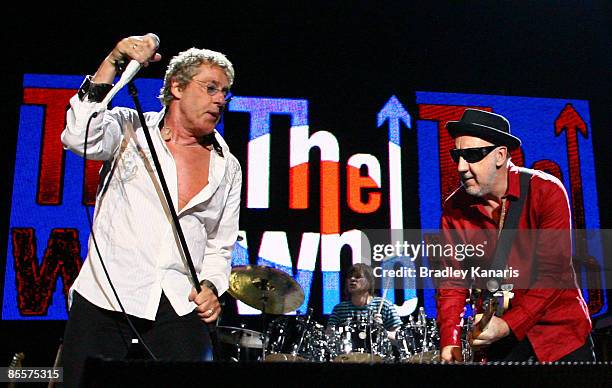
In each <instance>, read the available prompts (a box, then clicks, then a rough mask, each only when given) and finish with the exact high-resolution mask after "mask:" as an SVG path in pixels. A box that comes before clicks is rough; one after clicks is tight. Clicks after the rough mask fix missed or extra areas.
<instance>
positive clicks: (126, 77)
mask: <svg viewBox="0 0 612 388" xmlns="http://www.w3.org/2000/svg"><path fill="white" fill-rule="evenodd" d="M147 38H148V39H151V40H152V41H153V43H154V44H155V51H157V49H158V48H159V37H158V36H157V35H155V34H153V33H151V32H150V33H148V34H146V35H145V36H144V39H147ZM141 68H142V64H140V63H139V62H138V61H137V60H135V59H132V60H131V61H130V63H128V65H127V66H126V67H125V70H123V74H121V78H119V81H118V82H117V83H116V84H115V86H113V88H112V89H111V90H110V91H109V92H108V94H107V95H106V97H104V100H102V105H103V106H106V105H108V104H109V103H110V100H112V99H113V97H115V95H116V94H117V92H119V90H121V89H122V88H123V87H124V86H125V85H127V83H128V82H130V81H131V80H132V78H134V76H135V75H136V73H138V71H139V70H140V69H141Z"/></svg>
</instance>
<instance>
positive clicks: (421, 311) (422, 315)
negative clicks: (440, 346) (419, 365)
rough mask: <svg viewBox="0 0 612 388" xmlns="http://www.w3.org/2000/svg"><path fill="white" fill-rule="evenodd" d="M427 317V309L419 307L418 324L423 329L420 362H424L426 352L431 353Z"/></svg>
mask: <svg viewBox="0 0 612 388" xmlns="http://www.w3.org/2000/svg"><path fill="white" fill-rule="evenodd" d="M426 318H427V315H425V309H424V308H423V307H419V317H418V323H419V325H421V327H422V328H423V346H422V347H421V356H420V357H419V362H423V357H424V356H425V352H427V351H429V345H428V343H427V338H428V337H427V319H426Z"/></svg>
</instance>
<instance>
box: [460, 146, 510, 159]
mask: <svg viewBox="0 0 612 388" xmlns="http://www.w3.org/2000/svg"><path fill="white" fill-rule="evenodd" d="M497 147H500V146H498V145H492V146H487V147H474V148H463V149H459V148H455V149H452V150H450V154H451V158H452V159H453V162H455V163H459V158H463V159H464V160H465V161H466V162H468V163H476V162H480V161H481V160H482V159H484V157H485V156H487V155H489V154H490V153H491V151H493V150H494V149H496V148H497Z"/></svg>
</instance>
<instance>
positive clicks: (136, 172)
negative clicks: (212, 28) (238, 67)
mask: <svg viewBox="0 0 612 388" xmlns="http://www.w3.org/2000/svg"><path fill="white" fill-rule="evenodd" d="M158 45H159V39H158V38H157V36H155V35H153V34H148V35H145V36H131V37H128V38H125V39H122V40H121V41H119V42H118V43H117V44H116V46H115V47H114V48H113V50H112V51H111V52H110V54H108V56H106V58H104V60H103V61H102V63H101V64H100V66H99V68H98V70H97V71H96V73H95V74H94V75H93V76H88V77H87V78H86V79H85V81H84V83H83V85H82V86H81V88H80V89H79V91H78V93H77V94H76V95H75V96H73V97H72V98H71V100H70V107H69V110H68V112H67V116H66V128H65V129H64V131H63V132H62V135H61V140H62V143H63V144H64V146H65V148H66V149H69V150H71V151H73V152H75V153H76V154H78V155H80V156H84V157H86V158H87V159H93V160H102V161H104V164H103V167H102V169H101V170H100V186H99V189H98V195H97V199H96V207H95V215H94V221H93V230H92V234H91V235H90V239H89V245H88V255H87V258H86V260H85V262H84V264H83V267H82V269H81V271H80V273H79V276H78V278H77V279H76V281H75V282H74V284H73V286H72V288H71V289H70V312H69V319H68V321H67V324H66V330H65V335H64V350H63V355H64V357H63V366H64V382H65V384H66V386H77V385H78V382H79V381H80V379H81V377H82V376H81V375H82V372H83V367H84V362H85V360H86V358H87V357H90V356H102V357H107V358H114V359H122V358H124V357H126V355H127V353H128V350H130V349H129V348H130V344H131V342H132V339H133V338H136V335H135V332H138V333H140V335H141V337H142V340H143V343H144V344H143V347H144V350H141V351H144V352H145V354H146V355H148V357H150V358H154V357H155V358H157V359H172V360H201V359H202V358H203V353H204V350H205V346H206V343H208V341H209V340H208V332H207V331H206V329H205V324H204V323H212V322H215V321H216V319H217V317H218V316H219V313H220V311H221V307H220V304H219V301H218V296H219V295H221V294H222V293H223V292H225V291H226V290H227V289H228V287H229V275H230V270H231V252H232V249H233V246H234V243H235V241H236V239H237V234H238V217H239V212H240V192H241V185H242V173H241V168H240V164H239V163H238V161H237V159H236V158H235V157H234V156H233V155H232V154H231V153H230V151H229V148H228V146H227V144H226V143H225V141H224V140H223V138H222V137H221V136H220V135H219V133H218V132H217V131H216V130H215V126H216V125H217V123H218V122H219V120H220V119H221V115H222V114H223V110H224V108H225V105H226V104H227V103H228V101H229V96H230V94H229V90H230V87H231V86H232V84H233V81H234V68H233V65H232V63H231V62H230V61H229V60H228V59H227V58H226V57H225V55H223V54H221V53H219V52H215V51H211V50H206V49H196V48H191V49H188V50H186V51H184V52H181V53H179V54H178V55H177V56H175V57H174V58H172V60H171V61H170V63H169V65H168V68H167V71H166V75H165V78H164V84H163V88H162V90H161V92H160V96H159V99H160V101H161V103H162V105H163V108H162V109H161V111H160V112H146V113H144V117H145V119H146V127H147V128H148V129H149V131H150V134H151V137H152V141H153V144H154V149H155V151H156V153H157V155H158V158H159V162H160V165H161V167H162V171H163V175H164V176H165V179H166V181H167V184H168V188H169V191H170V193H171V194H172V203H173V204H174V207H175V211H176V213H177V215H178V219H179V221H180V225H181V227H182V230H183V232H184V235H185V239H186V241H187V245H188V247H189V252H190V254H191V257H192V260H193V263H194V267H195V269H196V271H197V274H198V279H199V280H200V285H201V286H202V287H201V288H202V291H201V292H200V293H199V294H197V293H196V291H195V288H194V287H193V285H192V283H191V281H190V276H189V270H188V268H187V266H186V264H185V261H184V256H183V253H182V250H181V245H180V243H179V239H178V237H177V233H176V230H175V228H174V226H173V224H172V219H171V217H170V212H169V207H168V204H167V202H166V201H165V198H164V196H163V193H162V191H161V188H160V180H159V178H158V175H157V173H156V171H155V169H154V166H153V161H152V158H151V150H150V149H149V147H148V145H147V141H146V139H145V136H144V133H143V132H144V128H143V126H142V125H141V122H140V120H139V118H138V114H137V112H136V111H135V110H133V109H128V108H124V107H115V108H113V109H110V110H109V109H107V105H106V103H105V98H106V97H107V96H108V95H109V93H116V89H115V90H113V85H112V82H113V80H114V78H115V77H116V76H117V75H118V74H119V71H120V69H121V68H123V67H125V65H126V64H127V67H125V72H123V75H122V76H121V80H120V81H119V82H118V84H117V85H123V84H125V83H127V82H128V81H129V80H130V79H131V78H132V77H133V76H134V74H135V72H136V71H138V69H140V68H141V67H142V66H148V65H149V64H150V63H154V62H158V61H160V60H161V55H160V54H158V53H156V51H157V47H158ZM86 134H87V135H86ZM123 310H125V313H126V314H127V315H128V317H129V321H128V320H127V319H126V317H125V315H124V314H123V312H122V311H123ZM131 325H133V326H134V328H132V327H131ZM134 329H135V330H134ZM147 348H148V349H147ZM132 350H133V349H132ZM130 353H132V351H130Z"/></svg>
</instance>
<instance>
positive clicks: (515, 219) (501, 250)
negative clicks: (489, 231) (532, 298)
mask: <svg viewBox="0 0 612 388" xmlns="http://www.w3.org/2000/svg"><path fill="white" fill-rule="evenodd" d="M532 176H533V173H532V172H531V170H529V169H526V168H522V167H520V168H519V177H520V184H521V193H520V196H519V198H518V200H517V201H516V202H514V203H512V204H511V205H510V206H509V208H508V212H507V214H506V219H505V222H504V224H503V226H502V227H501V230H500V232H499V237H498V239H497V246H496V248H495V254H494V256H493V261H492V262H491V267H490V269H492V270H495V272H496V273H503V272H500V271H503V270H504V269H506V264H507V262H508V255H509V254H510V250H511V249H512V244H513V242H514V239H515V237H516V233H517V231H518V223H519V219H520V217H521V213H522V212H523V207H524V205H525V199H526V198H527V195H528V193H529V184H530V182H531V177H532ZM502 212H503V209H502ZM502 281H503V278H499V277H497V278H489V279H488V280H487V291H488V293H490V294H495V293H496V292H497V291H499V289H500V287H501V288H502V290H503V289H504V287H503V286H502ZM487 291H485V293H486V292H487ZM504 291H510V290H504ZM506 307H507V306H506ZM499 308H500V309H502V310H501V311H502V312H503V308H504V306H503V305H500V306H499ZM498 312H499V311H498ZM498 315H501V314H498Z"/></svg>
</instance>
